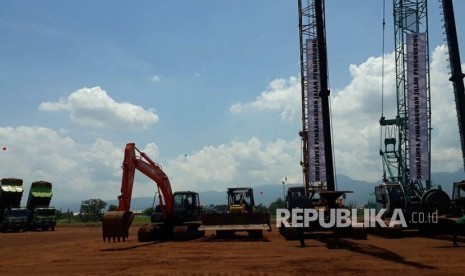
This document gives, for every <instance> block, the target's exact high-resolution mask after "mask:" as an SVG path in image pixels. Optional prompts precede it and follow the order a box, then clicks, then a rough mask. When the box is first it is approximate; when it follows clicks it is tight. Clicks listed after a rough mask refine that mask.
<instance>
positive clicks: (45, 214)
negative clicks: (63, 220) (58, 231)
mask: <svg viewBox="0 0 465 276" xmlns="http://www.w3.org/2000/svg"><path fill="white" fill-rule="evenodd" d="M52 195H53V193H52V183H50V182H47V181H35V182H32V184H31V189H30V190H29V196H28V199H27V206H26V208H27V209H28V211H29V217H28V225H29V229H30V230H37V229H41V230H43V231H47V230H48V229H51V230H52V231H55V226H56V209H55V208H54V207H52V206H50V201H51V199H52Z"/></svg>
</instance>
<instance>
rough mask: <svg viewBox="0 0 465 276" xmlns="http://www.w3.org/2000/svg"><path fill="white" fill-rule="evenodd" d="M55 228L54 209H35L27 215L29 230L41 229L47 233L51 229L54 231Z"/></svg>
mask: <svg viewBox="0 0 465 276" xmlns="http://www.w3.org/2000/svg"><path fill="white" fill-rule="evenodd" d="M55 226H56V209H55V208H52V207H48V208H35V209H34V210H33V211H31V212H30V213H29V229H31V230H37V229H41V230H43V231H47V230H48V229H51V230H52V231H55Z"/></svg>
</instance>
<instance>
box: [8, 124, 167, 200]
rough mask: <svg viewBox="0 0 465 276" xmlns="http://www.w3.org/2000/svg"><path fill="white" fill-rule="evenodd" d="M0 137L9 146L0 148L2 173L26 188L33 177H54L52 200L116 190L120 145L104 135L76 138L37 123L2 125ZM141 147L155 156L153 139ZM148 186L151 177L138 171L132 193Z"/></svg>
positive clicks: (111, 194) (139, 193)
mask: <svg viewBox="0 0 465 276" xmlns="http://www.w3.org/2000/svg"><path fill="white" fill-rule="evenodd" d="M0 141H2V144H1V146H2V147H6V148H7V149H6V150H4V151H1V152H0V163H1V164H2V166H0V178H4V177H16V178H21V179H23V181H24V184H23V185H24V187H25V190H26V192H27V191H28V189H29V187H30V183H32V182H33V181H37V180H47V181H50V182H52V183H53V190H54V196H53V202H69V203H76V202H80V201H81V200H85V199H90V198H102V199H105V200H106V199H116V198H117V196H118V195H119V194H120V187H121V177H122V169H121V165H122V161H123V155H124V145H116V146H115V145H114V144H113V142H111V141H108V140H104V139H96V140H95V141H94V142H93V143H92V144H90V145H86V144H79V143H77V142H76V141H74V140H73V139H72V138H71V137H69V136H66V135H65V134H62V133H60V132H59V131H55V130H52V129H49V128H45V127H38V126H33V127H27V126H19V127H16V128H12V127H0ZM140 149H141V150H142V151H144V152H146V153H147V155H149V157H150V158H152V159H153V160H154V161H156V157H157V156H158V147H157V146H156V145H155V144H153V143H149V144H147V145H145V146H142V145H141V147H140ZM147 191H155V189H154V186H153V183H151V181H150V180H149V179H147V178H146V177H141V176H137V181H136V184H135V185H134V191H133V196H134V197H141V196H151V195H152V192H150V194H147ZM24 197H25V196H24V195H23V199H24ZM23 201H24V200H23Z"/></svg>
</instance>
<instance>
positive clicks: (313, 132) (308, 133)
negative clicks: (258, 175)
mask: <svg viewBox="0 0 465 276" xmlns="http://www.w3.org/2000/svg"><path fill="white" fill-rule="evenodd" d="M303 2H304V3H303ZM298 5H299V37H300V65H301V68H300V69H301V88H302V90H301V96H302V128H303V129H302V131H301V132H300V136H301V138H302V157H303V158H302V159H303V161H302V163H301V165H302V170H303V175H304V183H305V187H306V190H307V191H308V190H310V189H312V187H314V186H315V183H322V187H323V190H326V191H335V181H334V168H333V151H332V139H331V119H330V110H329V93H330V92H329V89H328V67H327V62H328V61H327V51H326V33H325V12H324V0H318V1H314V0H313V1H309V0H307V1H302V0H299V1H298Z"/></svg>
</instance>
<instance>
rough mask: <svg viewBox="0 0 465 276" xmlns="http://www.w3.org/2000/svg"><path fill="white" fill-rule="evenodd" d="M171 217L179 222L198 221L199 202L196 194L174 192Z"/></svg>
mask: <svg viewBox="0 0 465 276" xmlns="http://www.w3.org/2000/svg"><path fill="white" fill-rule="evenodd" d="M173 216H174V217H177V218H178V219H180V220H184V221H188V220H200V200H199V194H198V193H196V192H190V191H188V192H175V193H174V195H173Z"/></svg>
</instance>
